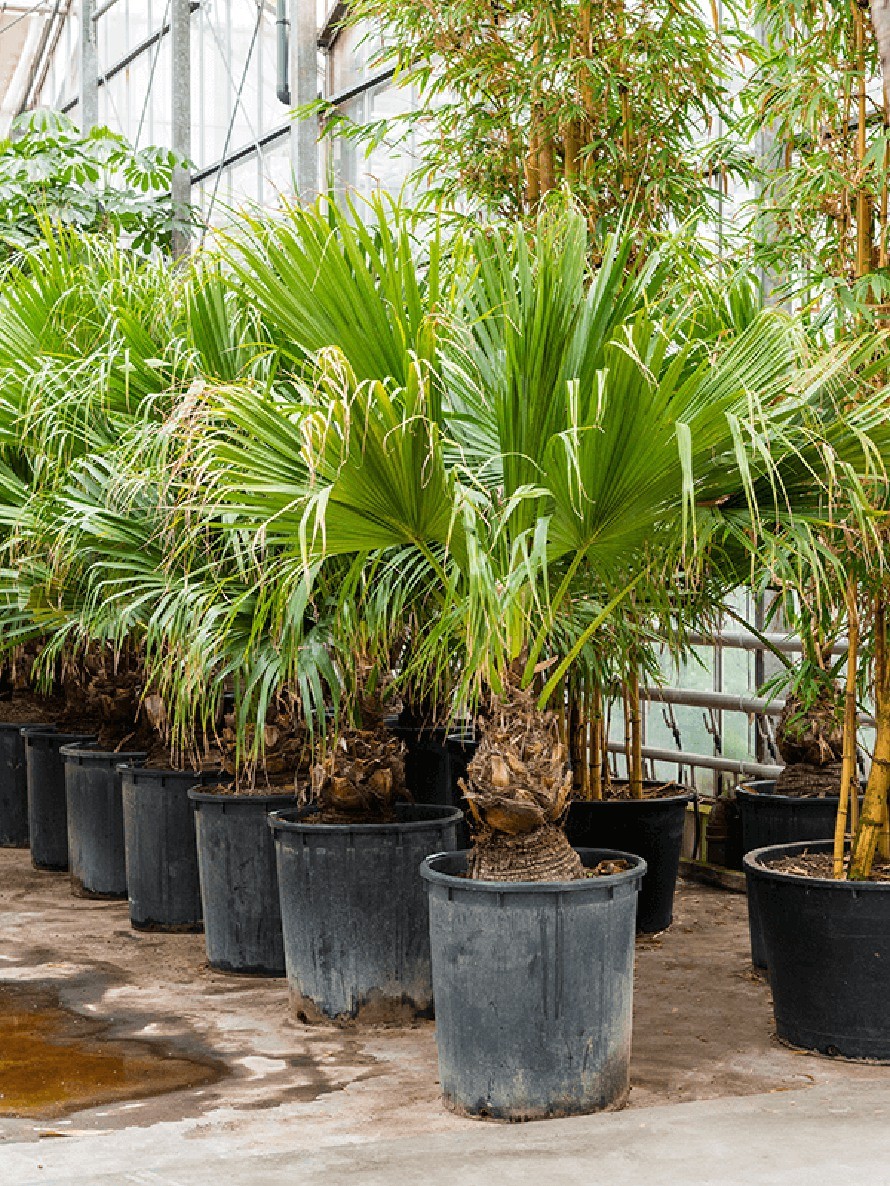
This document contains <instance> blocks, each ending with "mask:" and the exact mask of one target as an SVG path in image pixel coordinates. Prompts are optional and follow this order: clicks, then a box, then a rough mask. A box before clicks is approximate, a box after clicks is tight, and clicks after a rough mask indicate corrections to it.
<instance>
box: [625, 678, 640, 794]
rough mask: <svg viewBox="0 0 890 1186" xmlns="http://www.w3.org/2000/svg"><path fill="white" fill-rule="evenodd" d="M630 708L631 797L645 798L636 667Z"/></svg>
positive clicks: (629, 682) (631, 686)
mask: <svg viewBox="0 0 890 1186" xmlns="http://www.w3.org/2000/svg"><path fill="white" fill-rule="evenodd" d="M627 690H628V697H629V700H630V706H629V709H628V716H629V721H630V765H629V766H628V771H629V780H630V797H631V798H632V799H642V797H643V728H642V716H641V713H640V675H639V671H638V669H637V667H636V664H635V665H634V667H633V670H632V672H631V675H630V679H629V680H628V685H627Z"/></svg>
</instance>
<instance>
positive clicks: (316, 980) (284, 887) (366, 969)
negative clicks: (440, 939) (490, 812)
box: [269, 804, 463, 1022]
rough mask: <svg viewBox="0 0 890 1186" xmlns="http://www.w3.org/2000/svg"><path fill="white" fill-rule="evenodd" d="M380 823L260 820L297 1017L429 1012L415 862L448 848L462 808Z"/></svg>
mask: <svg viewBox="0 0 890 1186" xmlns="http://www.w3.org/2000/svg"><path fill="white" fill-rule="evenodd" d="M397 812H398V817H399V818H398V820H397V821H396V822H393V823H388V824H359V823H357V824H321V823H312V822H311V821H312V812H311V811H302V812H301V811H276V812H274V813H273V814H272V815H271V816H270V817H269V826H270V827H271V829H272V833H273V835H274V837H275V850H276V854H277V858H278V884H279V887H280V892H281V917H282V923H283V927H284V952H285V961H286V964H287V978H288V983H289V986H290V991H291V1000H292V1002H293V1006H294V1010H295V1012H296V1014H297V1016H298V1017H300V1018H301V1019H302V1020H304V1021H307V1020H316V1019H318V1018H319V1017H328V1018H337V1019H341V1020H345V1019H351V1018H355V1017H359V1016H361V1018H362V1020H364V1021H377V1022H385V1021H408V1020H411V1019H412V1018H414V1017H430V1016H432V1011H433V990H432V979H431V974H430V937H429V922H428V917H427V906H426V897H425V894H424V889H423V882H422V881H421V879H420V876H419V874H418V868H419V866H420V862H421V861H422V860H423V858H424V857H427V856H429V855H430V853H434V852H442V851H446V850H450V849H453V848H454V846H455V843H456V838H457V827H458V824H459V823H460V822H461V820H462V818H463V817H462V813H461V812H460V811H459V810H458V809H457V808H454V807H441V806H431V805H421V804H415V805H410V806H409V805H402V806H400V807H398V808H397Z"/></svg>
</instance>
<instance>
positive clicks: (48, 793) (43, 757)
mask: <svg viewBox="0 0 890 1186" xmlns="http://www.w3.org/2000/svg"><path fill="white" fill-rule="evenodd" d="M22 739H23V742H24V746H25V769H26V773H27V784H28V828H29V831H30V833H31V861H32V863H33V865H34V867H35V869H48V870H50V871H52V872H56V873H64V872H65V871H66V870H67V868H68V803H67V797H66V794H65V760H64V758H63V757H62V754H61V752H60V751H61V748H62V746H63V745H75V744H87V743H88V742H91V741H95V740H96V736H95V734H92V733H56V732H49V731H47V729H46V728H45V727H44V726H42V725H26V726H25V727H24V728H23V729H22Z"/></svg>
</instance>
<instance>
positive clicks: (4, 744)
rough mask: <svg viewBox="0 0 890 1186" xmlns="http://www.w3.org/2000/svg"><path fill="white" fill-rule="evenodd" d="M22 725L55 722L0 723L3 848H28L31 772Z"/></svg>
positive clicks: (0, 830)
mask: <svg viewBox="0 0 890 1186" xmlns="http://www.w3.org/2000/svg"><path fill="white" fill-rule="evenodd" d="M23 728H33V729H45V730H47V731H50V730H52V725H38V724H34V725H22V724H21V723H19V724H18V725H5V724H0V848H27V847H28V843H29V839H30V838H29V834H28V776H27V771H26V767H25V742H24V739H23V737H22V729H23Z"/></svg>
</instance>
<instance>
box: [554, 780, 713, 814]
mask: <svg viewBox="0 0 890 1186" xmlns="http://www.w3.org/2000/svg"><path fill="white" fill-rule="evenodd" d="M649 781H650V782H654V781H655V780H654V779H653V780H649ZM658 785H662V784H658ZM697 795H698V792H697V791H692V790H689V791H683V792H682V793H681V794H679V795H662V796H660V797H659V798H657V799H570V800H569V807H570V808H572V807H575V806H576V805H579V806H582V807H588V806H589V807H594V808H600V807H614V806H615V805H616V804H620V805H621V806H622V807H623V806H625V805H627V804H630V805H633V806H634V807H638V808H640V809H641V810H643V809H648V808H653V807H657V806H659V805H660V804H663V803H679V802H681V801H682V802H683V803H692V802H693V801H694V800H695V799H696V797H697Z"/></svg>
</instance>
